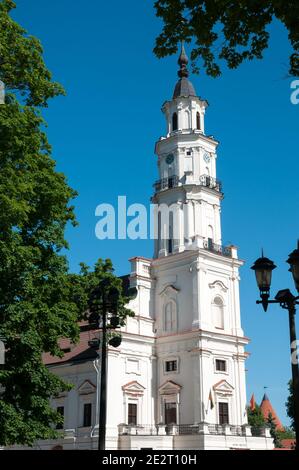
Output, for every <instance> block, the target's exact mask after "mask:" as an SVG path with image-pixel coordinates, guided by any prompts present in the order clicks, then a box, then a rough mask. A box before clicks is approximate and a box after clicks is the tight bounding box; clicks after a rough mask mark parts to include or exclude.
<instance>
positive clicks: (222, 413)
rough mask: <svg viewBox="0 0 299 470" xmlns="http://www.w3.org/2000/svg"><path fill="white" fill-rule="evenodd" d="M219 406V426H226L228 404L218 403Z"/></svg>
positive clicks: (227, 421)
mask: <svg viewBox="0 0 299 470" xmlns="http://www.w3.org/2000/svg"><path fill="white" fill-rule="evenodd" d="M218 406H219V424H228V423H229V419H228V403H218Z"/></svg>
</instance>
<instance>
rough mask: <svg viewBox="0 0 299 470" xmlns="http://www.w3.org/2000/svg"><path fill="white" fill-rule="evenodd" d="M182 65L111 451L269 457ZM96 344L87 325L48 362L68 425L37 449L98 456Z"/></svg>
mask: <svg viewBox="0 0 299 470" xmlns="http://www.w3.org/2000/svg"><path fill="white" fill-rule="evenodd" d="M187 63H188V59H187V57H186V54H185V51H184V47H182V51H181V54H180V57H179V67H180V69H179V73H178V74H179V80H178V82H177V84H176V86H175V90H174V93H173V97H172V99H171V100H170V101H166V102H165V103H164V105H163V108H162V111H163V113H164V115H165V119H166V134H165V136H164V137H161V138H160V139H159V140H158V142H157V143H156V147H155V153H156V155H157V160H158V170H159V180H158V181H157V182H156V183H155V185H154V188H155V190H154V194H153V198H152V202H153V203H155V204H156V205H157V207H158V210H157V212H156V230H157V237H156V240H155V248H154V257H153V259H146V258H142V257H136V258H133V259H131V260H130V261H131V274H130V276H129V280H130V285H131V287H136V289H137V295H136V297H135V298H134V299H133V300H132V301H131V302H130V304H129V308H131V309H132V310H133V311H134V312H135V317H132V318H128V320H127V323H126V326H125V327H123V328H122V343H121V345H120V347H118V348H113V347H109V351H108V390H107V396H108V402H107V418H108V421H107V442H106V447H107V448H108V449H141V448H147V449H148V448H152V449H239V448H246V449H272V448H273V442H272V439H271V438H270V434H269V430H268V429H261V430H252V429H251V428H250V427H249V426H248V425H247V413H246V387H245V360H246V356H247V354H246V352H245V347H246V345H247V344H248V339H247V338H246V336H245V335H244V332H243V330H242V326H241V315H240V299H239V268H240V267H241V266H242V264H243V263H242V261H241V260H239V259H238V254H237V249H236V247H235V246H229V247H223V246H222V236H221V221H220V213H221V201H222V198H223V193H222V187H221V183H220V182H219V181H218V179H217V174H216V162H217V146H218V142H217V141H216V140H215V139H214V138H213V137H212V136H208V135H206V133H205V112H206V109H207V107H208V103H207V101H205V100H203V99H201V98H199V97H198V96H197V95H196V92H195V90H194V87H193V85H192V83H191V82H190V81H189V79H188V70H187ZM169 209H170V211H169ZM167 210H168V211H169V213H168V214H167ZM163 211H164V215H163ZM165 212H166V214H167V216H166V217H165ZM92 335H93V332H92V331H91V330H89V328H88V326H86V325H85V326H84V325H82V328H81V337H80V343H79V345H77V346H75V347H74V348H72V347H68V345H67V346H66V349H65V356H64V358H63V359H56V358H51V357H49V356H47V357H46V358H45V360H46V362H47V364H48V365H49V367H50V368H51V370H52V371H53V372H54V373H56V374H58V375H60V376H62V377H63V378H64V379H65V380H67V381H69V382H71V383H73V384H74V387H73V389H72V391H70V392H69V393H67V394H64V395H61V396H60V397H58V398H57V399H55V400H54V399H53V406H54V407H56V408H58V409H59V411H60V412H61V413H62V414H64V422H65V424H64V430H62V435H61V439H59V440H57V441H55V442H54V441H47V442H45V441H43V442H39V443H37V448H43V449H52V448H57V446H61V447H62V448H64V449H73V448H78V449H84V448H85V449H86V448H96V447H97V435H98V402H99V397H98V392H99V381H100V371H99V364H100V362H99V359H98V358H97V355H96V353H95V351H94V350H92V349H91V348H90V347H89V341H90V340H91V339H92Z"/></svg>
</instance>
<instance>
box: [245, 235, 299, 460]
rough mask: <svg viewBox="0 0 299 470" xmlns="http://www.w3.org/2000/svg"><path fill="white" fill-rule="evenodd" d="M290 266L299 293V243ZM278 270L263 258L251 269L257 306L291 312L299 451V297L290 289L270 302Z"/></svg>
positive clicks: (297, 446)
mask: <svg viewBox="0 0 299 470" xmlns="http://www.w3.org/2000/svg"><path fill="white" fill-rule="evenodd" d="M287 263H289V265H290V269H289V271H290V272H291V273H292V275H293V279H294V283H295V286H296V290H297V292H298V293H299V241H298V246H297V249H295V250H294V251H293V252H292V253H291V254H290V255H289V258H288V259H287ZM275 268H276V266H275V264H274V263H273V261H271V260H270V259H268V258H265V257H264V255H263V253H262V257H261V258H258V259H257V260H256V261H255V263H254V264H253V266H252V267H251V269H253V270H254V271H255V276H256V281H257V285H258V288H259V291H260V297H261V300H257V301H256V303H257V304H262V306H263V309H264V311H265V312H266V311H267V308H268V305H269V304H279V305H280V306H281V307H282V308H284V309H286V310H288V312H289V329H290V348H291V358H292V360H291V362H292V385H293V390H294V422H295V433H296V450H297V451H298V450H299V370H298V354H297V341H296V326H295V314H296V305H298V304H299V296H294V295H293V294H292V293H291V291H290V290H289V289H283V290H280V291H278V292H277V294H276V296H275V297H274V299H273V300H269V297H270V287H271V280H272V271H273V270H274V269H275Z"/></svg>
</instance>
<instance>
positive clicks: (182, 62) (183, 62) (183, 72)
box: [178, 41, 189, 78]
mask: <svg viewBox="0 0 299 470" xmlns="http://www.w3.org/2000/svg"><path fill="white" fill-rule="evenodd" d="M188 62H189V60H188V57H187V54H186V51H185V46H184V41H182V42H181V53H180V56H179V59H178V64H179V66H180V70H179V71H178V76H179V77H180V78H183V77H186V78H188V77H189V71H188V69H187V65H188Z"/></svg>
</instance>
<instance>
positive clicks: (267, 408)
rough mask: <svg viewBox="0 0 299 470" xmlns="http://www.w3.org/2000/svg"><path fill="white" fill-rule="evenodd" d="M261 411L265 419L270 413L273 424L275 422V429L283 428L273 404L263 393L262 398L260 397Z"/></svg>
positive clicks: (280, 429) (281, 429)
mask: <svg viewBox="0 0 299 470" xmlns="http://www.w3.org/2000/svg"><path fill="white" fill-rule="evenodd" d="M261 411H262V413H263V415H264V418H265V419H268V417H269V414H271V415H272V417H273V419H274V421H275V424H276V429H278V430H279V431H283V430H284V427H283V425H282V424H281V421H280V419H279V418H278V416H277V414H276V412H275V410H274V408H273V406H272V405H271V402H270V400H269V398H268V396H267V395H266V393H265V395H264V396H263V399H262V403H261Z"/></svg>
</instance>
